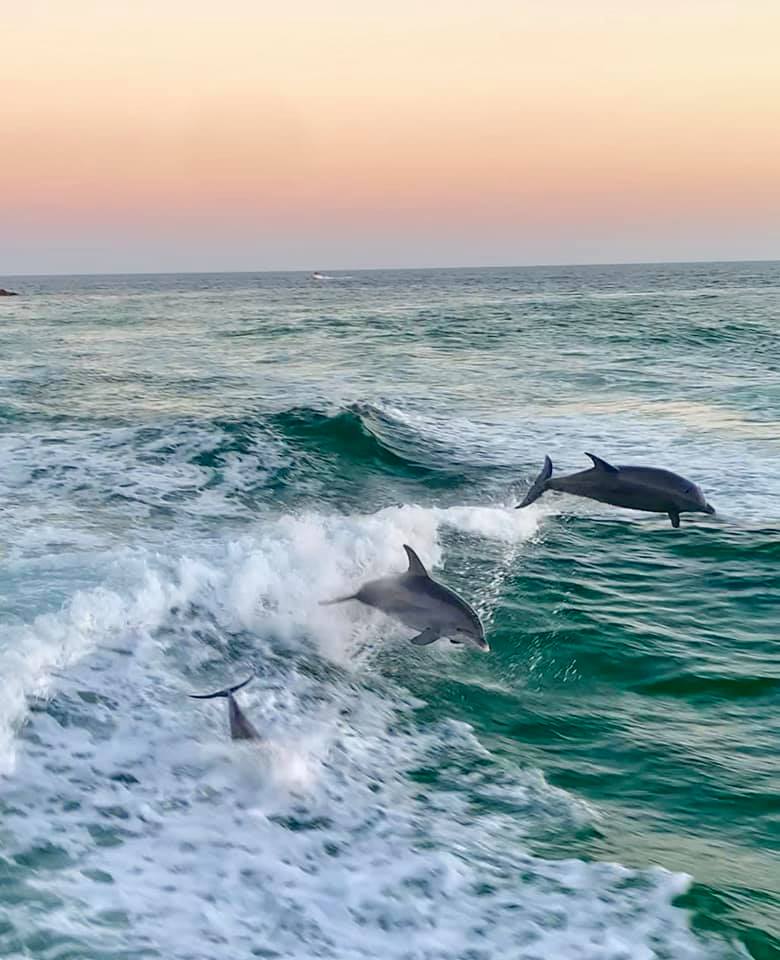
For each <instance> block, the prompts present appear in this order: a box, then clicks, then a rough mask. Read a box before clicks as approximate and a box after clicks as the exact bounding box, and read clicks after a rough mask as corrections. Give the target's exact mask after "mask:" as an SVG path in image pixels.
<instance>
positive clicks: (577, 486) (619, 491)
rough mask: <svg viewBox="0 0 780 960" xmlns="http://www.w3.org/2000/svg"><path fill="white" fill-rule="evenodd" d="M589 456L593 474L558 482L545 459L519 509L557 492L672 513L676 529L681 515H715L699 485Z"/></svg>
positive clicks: (583, 473)
mask: <svg viewBox="0 0 780 960" xmlns="http://www.w3.org/2000/svg"><path fill="white" fill-rule="evenodd" d="M585 456H587V457H590V459H591V460H592V461H593V466H592V467H591V468H590V469H589V470H582V471H581V472H580V473H572V474H570V475H569V476H568V477H555V478H553V475H552V471H553V465H552V460H550V458H549V457H545V458H544V466H543V467H542V471H541V473H540V474H539V476H538V477H537V478H536V480H535V481H534V483H533V486H532V487H531V489H530V490H529V491H528V493H527V494H526V496H525V499H524V500H523V502H522V503H518V505H517V508H516V509H520V508H521V507H527V506H528V504H529V503H533V502H534V500H538V499H539V497H541V495H542V494H543V493H544V492H545V490H557V491H559V492H560V493H572V494H574V496H576V497H589V498H590V499H591V500H598V501H600V502H601V503H611V504H612V506H613V507H628V508H630V509H631V510H647V511H648V512H649V513H668V514H669V519H670V520H671V521H672V526H673V527H679V526H680V514H681V513H715V508H714V507H711V506H710V504H709V503H707V501H706V500H705V499H704V494H703V493H702V492H701V490H700V489H699V488H698V487H697V486H696V484H695V483H693V482H692V481H690V480H686V479H685V477H681V476H680V475H679V474H677V473H672V472H671V471H670V470H661V469H659V468H658V467H632V466H619V467H613V466H612V464H611V463H607V461H606V460H602V459H601V458H600V457H594V456H593V454H592V453H587V454H585Z"/></svg>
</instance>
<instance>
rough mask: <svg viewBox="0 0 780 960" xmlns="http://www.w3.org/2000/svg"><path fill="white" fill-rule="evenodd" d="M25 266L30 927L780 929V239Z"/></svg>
mask: <svg viewBox="0 0 780 960" xmlns="http://www.w3.org/2000/svg"><path fill="white" fill-rule="evenodd" d="M4 283H5V281H4ZM5 285H12V286H13V287H14V289H19V290H20V291H21V292H22V293H23V296H22V297H20V298H18V299H15V300H14V301H13V303H9V304H3V306H2V312H0V341H1V343H0V349H2V355H3V357H4V358H6V359H5V360H4V364H3V369H2V379H0V454H1V456H0V463H2V469H0V502H2V504H3V509H2V513H0V537H1V540H0V543H1V544H2V546H1V548H0V549H2V555H1V556H0V559H1V560H2V567H1V568H0V677H1V678H2V680H1V681H0V685H1V686H2V698H0V767H1V768H2V770H1V772H2V776H3V779H2V795H1V796H0V802H1V803H2V811H3V821H2V833H1V834H0V845H1V849H0V856H2V861H1V862H2V868H3V872H2V877H3V882H2V886H0V902H2V904H3V907H4V915H5V919H3V920H2V921H0V955H3V956H18V955H26V956H40V957H66V956H73V957H79V958H107V957H112V958H113V957H117V958H118V957H120V956H121V957H147V956H159V957H166V958H182V960H183V958H204V960H205V958H209V960H214V958H220V957H228V956H230V957H234V956H264V957H274V956H278V957H300V958H310V957H315V956H316V957H338V958H347V957H355V958H357V957H377V958H378V957H382V958H399V960H400V958H409V957H420V958H422V957H425V958H429V960H434V958H439V957H441V958H444V957H448V958H451V957H456V958H462V960H486V958H492V957H498V956H507V955H508V956H513V957H523V958H526V960H531V958H548V957H556V958H558V957H560V958H564V960H565V958H575V957H576V958H590V960H618V958H632V960H633V958H637V960H639V958H642V960H644V958H652V957H657V958H674V960H678V958H682V960H685V958H694V957H695V958H699V957H701V958H718V957H736V956H747V955H752V956H754V957H757V958H759V957H760V958H764V957H769V956H773V955H776V953H777V951H778V942H780V941H778V936H779V935H780V880H779V879H778V878H780V870H778V859H777V844H776V838H777V834H776V829H775V827H776V817H777V800H776V798H777V796H778V787H780V780H779V779H778V776H779V774H778V766H777V762H776V757H777V751H778V746H780V726H778V720H777V716H778V712H777V706H778V702H780V658H779V657H778V654H777V652H776V650H775V636H774V633H775V629H774V628H775V626H776V609H777V561H778V558H780V535H779V534H778V530H779V529H780V514H779V513H778V494H780V429H778V427H779V426H780V425H779V424H778V408H780V391H779V390H778V387H779V386H780V379H779V378H778V369H777V363H778V361H777V358H778V357H779V356H780V349H778V348H780V342H778V335H777V330H778V327H777V318H778V307H779V306H780V266H778V265H772V264H764V265H758V264H754V265H739V266H729V265H697V266H691V267H663V266H661V267H645V268H638V267H636V268H590V269H585V268H581V269H571V270H564V269H559V270H546V271H545V270H533V271H530V270H516V271H474V272H469V271H432V272H419V273H415V272H408V273H370V274H353V275H352V276H351V277H349V278H344V282H341V283H335V282H334V283H317V282H316V281H313V280H312V279H311V278H309V277H304V276H298V275H257V276H249V275H241V276H191V277H147V278H145V277H137V278H51V279H45V278H41V279H34V278H33V279H31V278H16V279H15V280H13V282H12V283H11V282H10V281H9V284H5ZM585 449H589V450H593V451H594V452H597V453H600V454H601V455H603V456H605V457H607V459H610V460H614V461H618V462H631V461H632V460H634V461H640V462H641V461H644V462H657V463H661V464H663V465H666V466H669V467H671V468H673V469H674V468H676V469H679V470H681V471H682V472H684V473H685V474H686V475H688V476H690V477H691V478H692V479H695V480H696V481H697V482H699V483H700V484H701V485H702V486H703V488H704V489H705V491H706V493H707V496H708V499H710V500H711V501H712V502H713V503H715V505H716V506H717V507H718V515H716V516H715V517H712V518H711V517H704V516H703V517H690V518H687V517H684V519H683V526H682V528H681V530H679V531H673V530H671V528H670V527H669V524H668V520H666V519H665V518H662V517H655V516H652V515H642V514H637V513H632V512H630V511H618V510H613V509H611V508H608V507H604V506H603V505H599V504H595V503H590V502H586V501H577V500H574V499H573V498H566V497H561V498H555V497H552V498H550V497H545V498H543V499H542V500H540V501H539V502H538V503H537V504H535V505H534V506H533V507H531V508H529V509H528V510H525V511H515V510H514V509H512V508H513V505H514V503H515V502H517V498H518V494H519V493H520V491H522V490H523V489H524V488H525V485H526V484H527V483H528V482H529V481H530V479H531V478H532V477H533V476H534V475H535V474H536V472H537V471H538V469H539V467H540V465H541V460H542V458H543V456H544V454H545V453H549V454H550V455H551V456H552V458H553V460H554V462H555V464H556V470H560V471H561V472H564V471H568V470H570V469H572V470H573V469H579V468H581V467H582V466H584V465H585V464H584V463H583V459H584V458H583V454H582V451H583V450H585ZM404 543H411V544H412V545H413V546H414V547H415V549H417V551H418V552H419V553H420V555H421V557H422V558H423V560H424V561H425V562H426V563H427V564H428V565H429V567H430V568H431V569H432V570H433V572H434V573H435V575H436V576H438V577H440V578H441V579H443V580H445V581H446V582H447V583H448V584H450V585H451V586H452V587H454V588H455V589H457V590H459V591H460V592H461V593H463V595H464V596H465V597H467V598H468V599H469V600H470V601H471V602H472V603H473V604H474V605H475V606H476V607H477V608H478V610H479V612H480V614H481V616H482V617H483V619H484V620H485V623H486V625H487V627H488V632H489V637H490V641H491V647H492V650H493V652H492V653H491V654H490V655H487V656H483V655H479V654H477V653H476V652H471V651H468V650H465V649H462V648H456V647H453V646H451V645H449V644H446V643H439V644H436V645H434V646H433V647H427V648H424V649H416V648H413V647H410V645H409V644H408V642H407V638H408V631H405V630H404V629H403V628H402V627H400V626H398V625H397V624H394V623H393V622H392V621H388V620H386V619H384V618H382V617H381V616H380V615H378V614H375V613H371V612H370V611H367V610H365V609H363V608H360V607H358V606H357V605H345V606H343V607H334V608H322V607H320V606H319V605H318V601H319V600H321V599H326V598H329V597H331V596H335V595H338V594H341V593H345V592H348V591H349V590H350V589H352V588H353V587H354V586H355V585H356V584H357V583H359V582H361V581H362V580H363V579H366V578H368V577H373V576H376V575H382V574H384V573H387V572H391V571H395V570H401V569H403V567H404V565H405V564H404V558H403V550H402V545H403V544H404ZM250 671H256V674H257V677H256V679H255V681H254V682H253V683H252V684H251V685H250V686H249V687H247V688H246V689H245V690H243V691H242V692H241V693H240V694H239V698H240V700H241V703H242V706H243V707H244V708H245V709H246V711H247V714H248V715H249V716H250V717H251V719H252V722H253V724H254V725H255V726H256V727H257V728H258V729H259V730H260V731H261V732H262V734H263V736H264V738H265V739H264V741H263V743H262V744H261V745H259V746H257V745H234V744H231V743H230V742H229V740H228V738H227V720H226V716H225V709H224V703H220V702H219V701H208V702H205V703H204V702H199V701H193V700H189V699H188V698H187V697H186V694H187V693H189V692H201V691H205V690H210V689H214V688H216V687H219V686H223V685H224V684H225V683H227V682H229V681H231V680H233V679H234V678H235V679H243V677H244V676H245V675H248V673H249V672H250Z"/></svg>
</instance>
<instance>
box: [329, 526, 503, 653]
mask: <svg viewBox="0 0 780 960" xmlns="http://www.w3.org/2000/svg"><path fill="white" fill-rule="evenodd" d="M404 550H405V551H406V555H407V557H408V558H409V567H408V569H407V570H406V571H405V572H404V573H401V574H398V575H396V576H389V577H382V578H381V579H380V580H371V581H369V582H368V583H364V584H363V586H362V587H361V588H360V589H359V590H358V591H357V592H356V593H351V594H349V596H346V597H337V598H336V599H335V600H324V601H321V606H328V605H330V604H333V603H344V602H345V601H347V600H358V601H359V602H360V603H365V604H366V606H369V607H374V608H375V609H376V610H381V611H382V613H384V614H386V615H387V616H389V617H393V618H394V619H395V620H400V621H401V623H403V624H404V625H405V626H407V627H411V628H412V629H413V630H418V631H420V632H419V633H418V634H417V636H415V637H412V639H411V642H412V643H414V644H416V645H417V646H420V647H421V646H425V645H426V644H429V643H433V642H434V641H435V640H438V639H439V638H440V637H449V638H450V641H451V642H452V643H466V644H470V645H472V646H475V647H477V648H478V649H480V650H489V649H490V647H489V646H488V643H487V640H485V630H484V627H483V626H482V623H481V622H480V619H479V617H478V616H477V614H476V612H475V611H474V610H473V609H472V608H471V607H470V606H469V605H468V604H467V603H466V601H465V600H463V599H462V598H461V597H459V596H458V595H457V593H454V592H453V591H452V590H450V589H449V587H445V586H444V584H442V583H439V582H438V581H436V580H434V579H433V577H431V576H430V575H429V574H428V571H427V570H426V569H425V567H424V566H423V564H422V561H421V560H420V558H419V557H418V556H417V554H416V553H415V552H414V550H412V548H411V547H409V546H407V545H406V544H404Z"/></svg>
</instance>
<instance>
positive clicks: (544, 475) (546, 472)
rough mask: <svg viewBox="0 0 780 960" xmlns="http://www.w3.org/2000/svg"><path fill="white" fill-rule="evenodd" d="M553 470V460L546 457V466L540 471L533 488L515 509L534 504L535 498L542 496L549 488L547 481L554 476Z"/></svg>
mask: <svg viewBox="0 0 780 960" xmlns="http://www.w3.org/2000/svg"><path fill="white" fill-rule="evenodd" d="M552 472H553V465H552V460H551V459H550V458H549V457H545V458H544V466H543V467H542V469H541V471H540V472H539V476H538V477H537V478H536V480H534V482H533V484H532V485H531V489H530V490H529V491H528V493H527V494H526V495H525V497H524V499H523V502H522V503H518V505H517V506H516V507H515V510H520V509H522V508H523V507H527V506H529V505H530V504H532V503H533V502H534V500H538V499H539V497H541V495H542V494H543V493H544V491H545V490H546V489H547V481H548V480H549V479H550V477H551V476H552Z"/></svg>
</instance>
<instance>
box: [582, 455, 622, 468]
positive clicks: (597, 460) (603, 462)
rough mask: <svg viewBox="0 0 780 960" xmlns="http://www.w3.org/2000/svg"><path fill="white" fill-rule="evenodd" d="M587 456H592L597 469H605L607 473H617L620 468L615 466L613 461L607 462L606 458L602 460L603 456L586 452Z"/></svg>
mask: <svg viewBox="0 0 780 960" xmlns="http://www.w3.org/2000/svg"><path fill="white" fill-rule="evenodd" d="M585 456H586V457H590V459H591V460H592V461H593V466H594V467H595V468H596V470H604V471H606V472H607V473H617V472H618V470H619V468H618V467H613V466H612V464H611V463H607V461H606V460H602V459H601V457H596V456H594V455H593V454H592V453H586V454H585Z"/></svg>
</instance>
